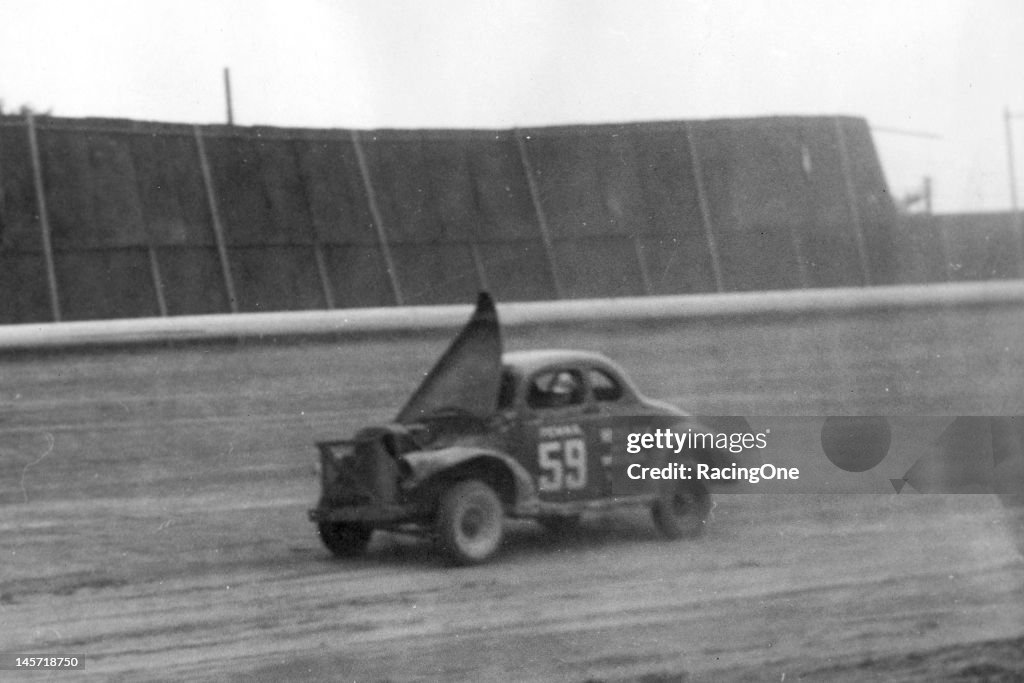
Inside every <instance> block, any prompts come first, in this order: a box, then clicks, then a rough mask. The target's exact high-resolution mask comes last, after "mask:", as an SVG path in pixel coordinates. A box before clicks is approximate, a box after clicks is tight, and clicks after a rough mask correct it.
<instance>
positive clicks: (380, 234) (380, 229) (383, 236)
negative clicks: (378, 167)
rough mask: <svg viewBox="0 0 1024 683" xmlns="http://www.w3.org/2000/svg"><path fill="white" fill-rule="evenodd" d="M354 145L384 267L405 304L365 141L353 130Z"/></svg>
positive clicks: (393, 290)
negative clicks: (367, 158) (368, 162)
mask: <svg viewBox="0 0 1024 683" xmlns="http://www.w3.org/2000/svg"><path fill="white" fill-rule="evenodd" d="M351 137H352V147H353V148H354V149H355V152H356V161H357V162H358V163H359V174H360V175H361V176H362V177H363V188H364V189H365V190H366V202H367V204H369V206H370V216H371V217H372V218H373V227H374V229H376V231H377V243H378V244H379V245H380V253H381V254H382V255H383V257H384V267H385V268H386V269H387V271H388V281H389V282H390V283H391V293H392V295H393V296H394V297H395V304H396V305H398V306H403V305H405V300H404V298H403V297H402V288H401V287H400V286H399V283H398V273H397V272H396V271H395V262H394V261H393V260H392V258H391V246H390V245H389V244H388V236H387V233H386V232H385V230H384V217H383V215H382V214H381V212H380V206H379V205H378V204H377V193H376V191H375V190H374V189H373V180H372V179H371V178H370V166H369V164H367V163H366V154H365V153H364V152H363V142H362V140H361V139H360V138H359V131H357V130H353V131H352V132H351Z"/></svg>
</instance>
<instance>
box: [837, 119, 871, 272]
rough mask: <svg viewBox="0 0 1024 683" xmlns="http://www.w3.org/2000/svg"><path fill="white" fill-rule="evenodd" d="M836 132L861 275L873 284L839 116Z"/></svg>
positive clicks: (851, 171) (848, 153)
mask: <svg viewBox="0 0 1024 683" xmlns="http://www.w3.org/2000/svg"><path fill="white" fill-rule="evenodd" d="M833 124H834V128H835V134H836V147H837V149H838V150H839V163H840V166H841V167H842V171H843V185H844V186H845V188H846V203H847V205H848V207H849V210H850V222H851V223H852V224H853V237H854V239H855V240H856V243H857V257H858V260H859V261H860V272H861V277H862V278H863V279H864V284H865V285H867V286H870V285H871V260H870V257H869V254H868V245H867V240H866V239H865V237H864V224H863V223H862V222H861V220H860V209H859V208H858V207H857V189H856V186H855V185H854V184H853V169H852V168H851V167H850V166H851V164H850V152H849V150H848V149H847V148H846V134H845V133H844V132H843V123H842V121H840V119H839V117H838V116H837V117H835V118H834V119H833Z"/></svg>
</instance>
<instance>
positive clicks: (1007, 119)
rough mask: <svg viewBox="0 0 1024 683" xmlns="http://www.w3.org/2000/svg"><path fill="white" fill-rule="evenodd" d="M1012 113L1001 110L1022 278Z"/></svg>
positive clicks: (1023, 237) (1023, 231) (1023, 248)
mask: <svg viewBox="0 0 1024 683" xmlns="http://www.w3.org/2000/svg"><path fill="white" fill-rule="evenodd" d="M1013 118H1014V115H1013V112H1011V111H1010V108H1009V107H1006V108H1005V109H1004V110H1003V124H1004V125H1005V127H1006V166H1007V169H1008V170H1009V172H1010V210H1011V212H1012V220H1013V235H1014V238H1015V239H1016V241H1017V275H1018V276H1019V277H1024V225H1021V217H1020V206H1018V204H1017V167H1016V165H1015V164H1014V159H1013V157H1014V154H1013Z"/></svg>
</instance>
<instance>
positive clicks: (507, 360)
mask: <svg viewBox="0 0 1024 683" xmlns="http://www.w3.org/2000/svg"><path fill="white" fill-rule="evenodd" d="M501 362H502V364H503V365H506V366H510V367H513V368H516V369H517V370H519V371H520V372H522V373H523V374H529V373H531V372H533V371H534V370H538V369H540V368H542V367H545V366H547V365H558V364H563V363H565V364H576V363H580V362H582V363H585V364H591V365H599V366H602V367H611V368H613V369H618V366H617V365H615V363H613V362H612V361H611V360H609V358H608V357H607V356H605V355H604V354H601V353H595V352H593V351H577V350H574V349H534V350H530V351H509V352H506V353H504V354H502V356H501Z"/></svg>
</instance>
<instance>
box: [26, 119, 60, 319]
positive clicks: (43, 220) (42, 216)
mask: <svg viewBox="0 0 1024 683" xmlns="http://www.w3.org/2000/svg"><path fill="white" fill-rule="evenodd" d="M25 123H26V124H27V126H28V147H29V152H30V154H31V155H32V182H33V184H34V185H35V192H36V208H37V210H38V211H39V231H40V233H41V235H42V238H43V258H44V260H45V261H46V280H47V284H48V285H49V292H50V311H51V313H52V315H53V321H54V322H60V320H61V312H60V296H59V295H58V290H57V266H56V264H55V262H54V258H53V244H52V240H51V235H50V215H49V212H48V211H47V209H46V191H45V188H44V187H43V164H42V160H41V159H40V156H39V140H38V138H37V137H36V120H35V117H34V116H33V115H32V112H28V113H26V114H25Z"/></svg>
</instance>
